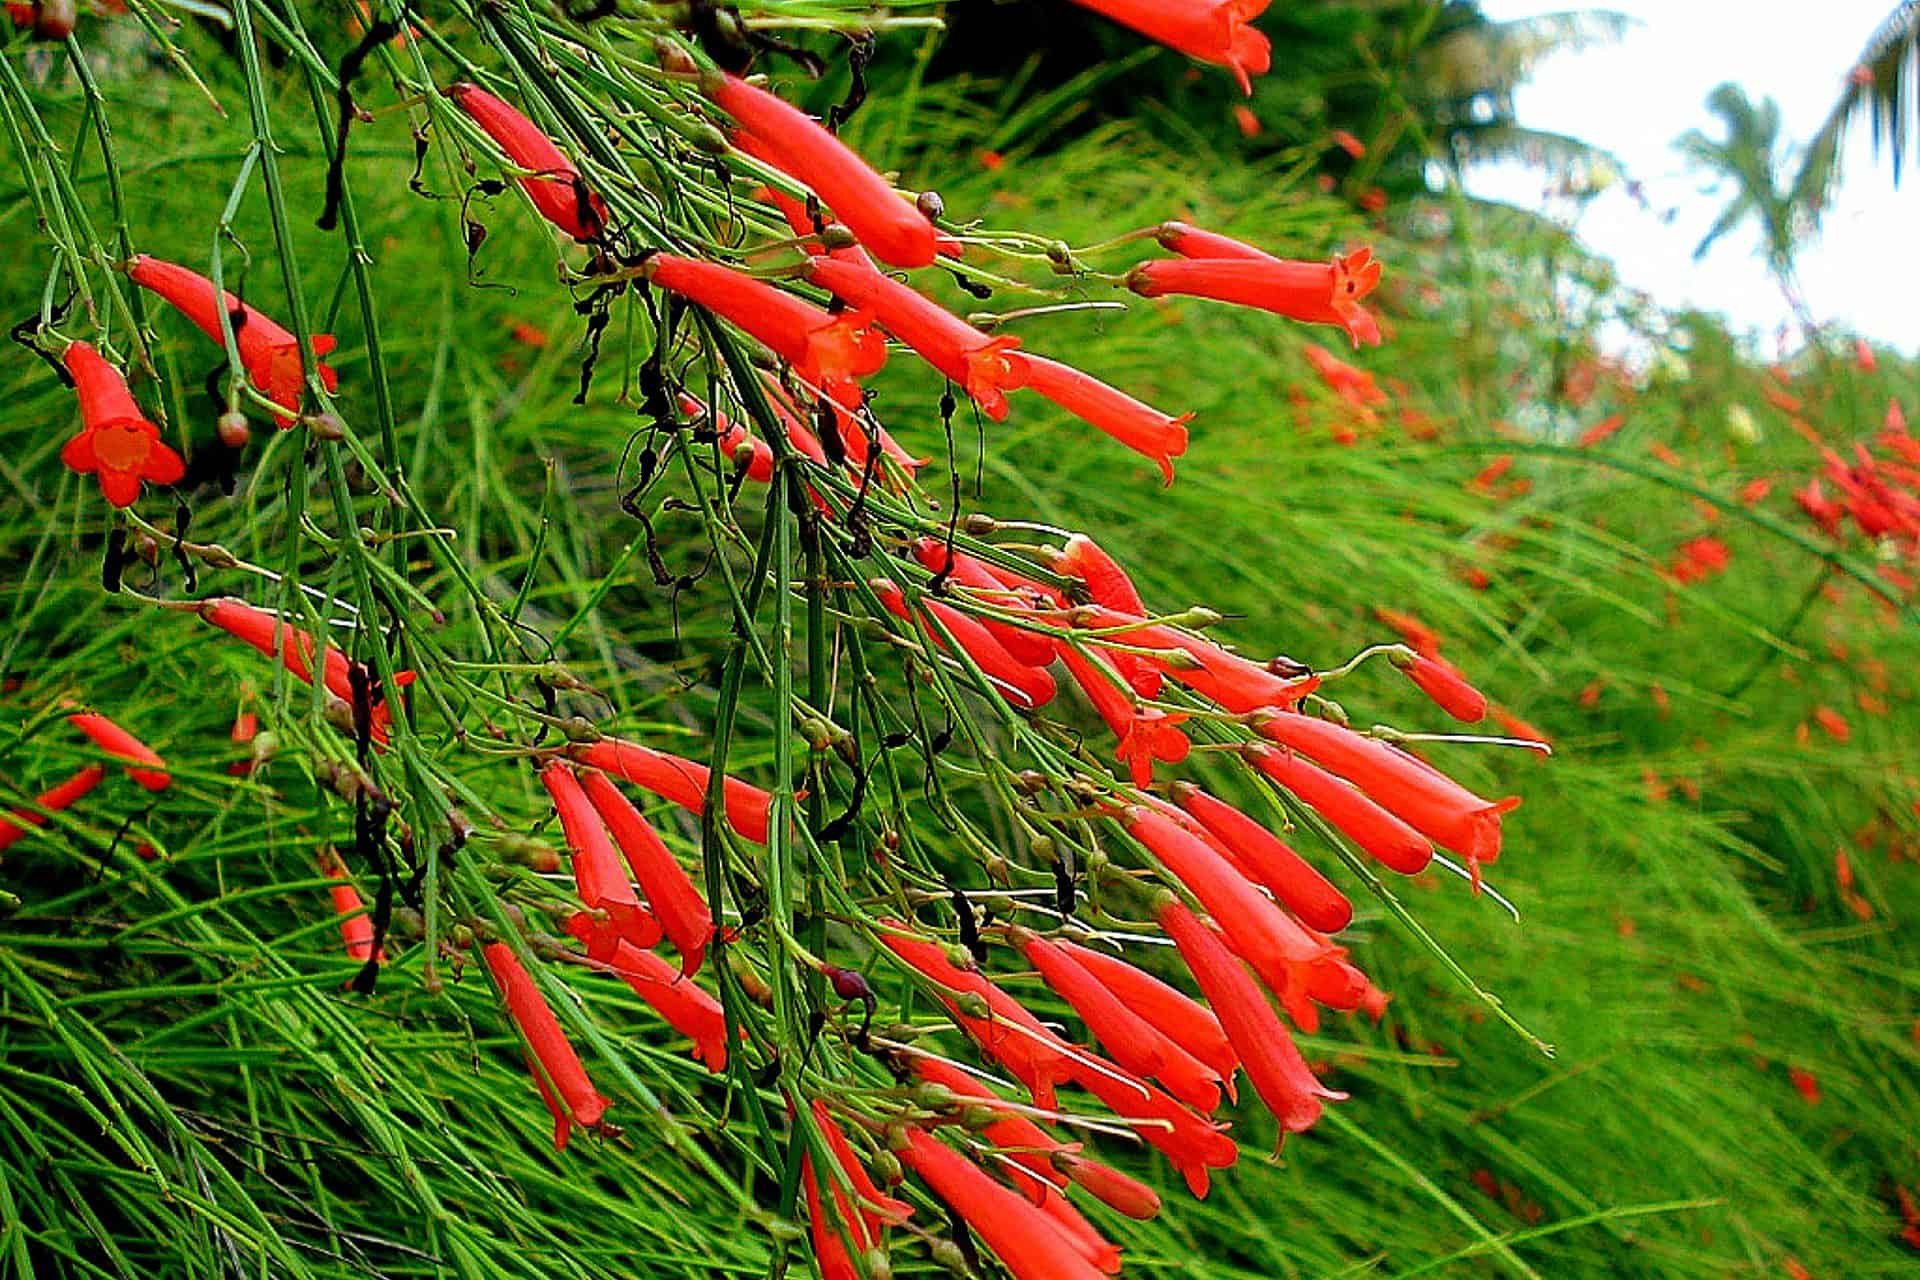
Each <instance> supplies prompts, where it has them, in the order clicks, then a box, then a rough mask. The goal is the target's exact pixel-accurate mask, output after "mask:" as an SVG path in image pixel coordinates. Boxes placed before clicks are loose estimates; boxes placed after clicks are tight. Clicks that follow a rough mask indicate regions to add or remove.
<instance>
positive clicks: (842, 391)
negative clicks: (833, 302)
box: [644, 253, 887, 409]
mask: <svg viewBox="0 0 1920 1280" xmlns="http://www.w3.org/2000/svg"><path fill="white" fill-rule="evenodd" d="M644 270H645V274H646V277H647V279H649V280H651V281H652V282H653V283H654V284H656V285H658V286H659V287H660V288H662V289H666V290H669V291H671V292H673V293H677V294H679V295H681V296H682V297H684V298H688V299H690V300H692V301H694V302H697V303H699V304H700V305H701V306H703V307H705V308H707V310H709V311H712V312H713V313H714V314H716V315H719V316H724V317H725V318H726V319H727V320H729V321H731V322H732V323H734V324H735V325H738V326H739V327H740V328H741V329H742V330H744V331H745V332H747V333H750V334H752V335H753V336H754V337H755V338H758V339H759V340H760V341H761V342H763V343H765V344H766V345H767V346H768V347H770V348H771V349H772V350H773V353H774V354H775V355H777V356H779V357H780V358H781V359H782V360H785V361H786V362H787V363H788V364H790V365H792V366H793V367H794V368H795V369H796V370H797V371H798V372H799V374H800V376H801V377H802V378H804V379H806V380H807V381H808V382H810V383H812V384H813V385H814V386H816V387H818V388H820V389H821V390H822V391H824V392H826V394H827V395H829V396H831V397H832V398H833V399H835V400H837V401H839V402H840V403H841V404H844V405H846V406H847V407H848V408H850V409H852V408H858V407H859V405H860V402H861V399H862V396H861V391H860V382H859V380H860V379H861V378H864V377H866V376H868V375H869V374H872V373H876V372H878V371H879V369H880V366H881V365H883V364H885V363H886V362H887V342H886V339H885V338H883V337H881V336H880V334H879V333H878V332H877V331H875V330H874V328H873V327H872V318H871V317H869V316H867V315H865V314H864V313H861V312H842V313H841V314H839V315H833V314H830V313H829V312H827V311H825V310H822V309H821V308H819V307H816V306H814V305H813V304H812V303H811V302H808V301H806V300H805V299H803V298H796V297H795V296H794V295H792V294H790V293H787V292H785V291H784V290H781V289H776V288H774V287H773V286H772V285H770V284H768V283H766V282H765V281H763V280H756V279H754V278H753V277H752V276H749V275H743V274H741V273H740V272H738V271H734V270H732V269H731V268H729V267H723V266H720V265H718V264H717V263H712V262H700V261H698V260H696V259H693V258H682V257H678V256H676V255H674V254H670V253H656V254H654V255H653V256H652V257H651V258H648V259H647V261H646V264H645V268H644Z"/></svg>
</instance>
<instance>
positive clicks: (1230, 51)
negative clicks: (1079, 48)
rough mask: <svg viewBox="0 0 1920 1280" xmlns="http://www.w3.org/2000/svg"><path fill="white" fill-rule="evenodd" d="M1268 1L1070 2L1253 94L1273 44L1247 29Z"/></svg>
mask: <svg viewBox="0 0 1920 1280" xmlns="http://www.w3.org/2000/svg"><path fill="white" fill-rule="evenodd" d="M1268 2H1269V0H1074V3H1076V4H1079V5H1082V6H1084V7H1085V8H1088V9H1091V10H1093V11H1094V12H1095V13H1100V14H1105V15H1106V16H1107V17H1109V18H1112V19H1113V20H1114V21H1115V22H1118V23H1119V24H1121V25H1122V26H1126V27H1132V28H1133V29H1134V30H1135V31H1138V32H1139V33H1140V34H1141V35H1143V36H1146V37H1147V38H1148V39H1149V40H1157V41H1159V42H1160V43H1161V44H1164V45H1166V46H1167V47H1168V48H1171V49H1177V50H1179V51H1180V52H1181V53H1184V54H1186V55H1187V56H1188V57H1189V58H1193V59H1194V60H1196V61H1199V62H1206V63H1211V64H1213V65H1215V66H1220V67H1225V68H1227V70H1229V71H1231V72H1233V77H1234V79H1235V80H1238V81H1239V82H1240V91H1241V92H1242V93H1245V94H1247V95H1248V96H1249V97H1251V96H1252V94H1253V77H1254V76H1260V75H1265V74H1266V73H1267V72H1268V71H1269V70H1271V69H1272V67H1273V42H1272V41H1270V40H1268V39H1267V37H1266V36H1265V35H1263V34H1262V33H1261V32H1260V30H1259V29H1258V28H1257V27H1255V26H1253V25H1252V22H1253V19H1255V18H1257V17H1259V16H1260V15H1261V14H1262V13H1264V12H1266V9H1267V4H1268Z"/></svg>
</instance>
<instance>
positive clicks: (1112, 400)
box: [1021, 354, 1193, 484]
mask: <svg viewBox="0 0 1920 1280" xmlns="http://www.w3.org/2000/svg"><path fill="white" fill-rule="evenodd" d="M1021 358H1022V360H1023V361H1024V363H1025V364H1026V368H1027V381H1026V385H1027V386H1028V387H1030V388H1032V389H1033V390H1035V391H1037V392H1039V393H1040V394H1041V395H1043V396H1045V397H1046V398H1047V399H1049V400H1051V401H1053V403H1055V404H1057V405H1059V406H1060V407H1061V408H1062V409H1065V410H1066V411H1067V412H1068V413H1070V414H1072V415H1073V416H1074V417H1076V418H1079V419H1080V420H1081V421H1083V422H1085V423H1086V424H1087V425H1088V426H1091V427H1097V428H1099V429H1100V430H1101V431H1104V432H1106V433H1107V434H1108V435H1110V436H1112V437H1113V438H1114V439H1115V440H1118V441H1119V442H1120V443H1121V444H1123V445H1125V446H1127V448H1129V449H1132V450H1133V451H1134V452H1135V453H1139V454H1143V455H1145V456H1146V457H1148V458H1151V459H1153V460H1154V461H1155V462H1156V463H1158V464H1159V465H1160V474H1161V475H1162V476H1163V477H1165V479H1166V482H1167V483H1168V484H1172V483H1173V460H1174V459H1175V458H1177V457H1179V456H1180V455H1181V454H1183V453H1185V452H1186V451H1187V423H1188V422H1189V421H1190V420H1191V419H1192V418H1193V415H1192V414H1191V413H1183V414H1181V415H1180V416H1179V417H1177V418H1176V417H1173V416H1171V415H1170V414H1165V413H1162V412H1161V411H1160V410H1158V409H1156V408H1154V407H1153V406H1152V405H1150V404H1146V403H1144V402H1142V401H1139V400H1135V399H1134V398H1133V397H1132V396H1130V395H1128V394H1127V393H1126V392H1124V391H1122V390H1120V389H1119V388H1118V387H1110V386H1108V385H1107V384H1106V383H1104V382H1102V381H1100V379H1098V378H1096V377H1094V376H1092V375H1091V374H1086V373H1082V372H1080V370H1078V369H1075V368H1072V367H1070V366H1068V365H1064V364H1061V363H1059V362H1058V361H1056V360H1048V359H1046V358H1044V357H1042V356H1036V355H1031V354H1027V355H1023V356H1022V357H1021Z"/></svg>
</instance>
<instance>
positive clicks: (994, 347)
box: [803, 258, 1027, 422]
mask: <svg viewBox="0 0 1920 1280" xmlns="http://www.w3.org/2000/svg"><path fill="white" fill-rule="evenodd" d="M803 274H804V275H805V276H806V278H807V279H808V280H810V281H812V282H813V283H814V284H817V285H819V286H820V287H821V288H823V289H826V290H827V291H828V292H830V293H832V294H833V295H834V296H835V297H836V298H839V299H840V300H841V301H842V302H844V303H846V304H847V305H848V306H850V307H852V308H854V309H855V310H856V311H858V312H860V313H862V314H871V315H872V316H873V317H874V318H875V319H876V320H878V321H879V322H880V327H881V328H883V329H885V330H886V331H887V332H888V333H890V334H892V335H893V336H894V337H896V338H898V339H899V340H900V341H902V342H904V343H906V344H907V345H908V346H910V347H912V348H913V349H914V350H915V351H916V352H918V353H919V355H920V357H921V358H922V359H924V360H925V361H926V362H927V363H928V364H930V365H932V366H933V367H934V368H935V369H938V370H939V371H940V372H941V373H943V374H945V375H946V376H947V378H948V379H949V380H950V381H952V382H955V383H957V384H959V386H960V388H961V389H962V390H964V391H965V392H966V393H967V396H968V398H969V399H971V400H972V401H973V402H974V403H975V404H977V405H979V406H980V409H981V412H983V413H985V414H986V415H987V416H988V417H989V418H991V419H993V420H994V421H995V422H1001V421H1004V420H1005V418H1006V416H1007V392H1009V391H1011V390H1013V389H1015V388H1017V387H1023V386H1025V385H1026V384H1027V370H1026V358H1025V357H1024V356H1022V355H1019V354H1017V353H1016V350H1015V349H1016V348H1017V347H1019V345H1020V339H1018V338H1015V337H1011V336H1005V335H1003V336H1001V337H997V338H993V337H988V336H987V335H986V334H984V333H981V332H980V331H979V330H978V329H976V328H974V327H973V326H972V325H970V324H968V323H967V322H966V321H964V320H962V319H960V317H958V316H956V315H953V314H951V313H950V312H948V311H947V310H946V309H945V308H944V307H941V306H940V305H938V304H937V303H935V302H934V301H933V300H932V299H930V298H928V297H927V296H926V295H925V294H923V293H921V292H919V291H918V290H916V289H913V288H911V287H909V286H907V285H904V284H901V283H900V282H899V281H898V280H895V279H893V278H892V277H891V276H886V275H882V274H881V273H880V272H878V271H876V270H874V269H873V268H872V267H870V266H867V265H866V264H864V263H860V262H853V261H849V260H848V259H845V258H815V259H813V260H812V261H811V262H809V263H808V264H807V266H806V267H805V268H804V271H803Z"/></svg>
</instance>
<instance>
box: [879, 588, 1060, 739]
mask: <svg viewBox="0 0 1920 1280" xmlns="http://www.w3.org/2000/svg"><path fill="white" fill-rule="evenodd" d="M868 585H869V586H871V587H872V588H873V591H874V594H875V595H877V596H879V597H880V603H881V604H882V605H884V606H886V609H887V612H889V613H891V614H893V615H894V616H895V617H898V618H902V619H906V620H907V621H914V620H915V619H914V612H913V610H912V608H911V607H909V606H908V604H907V598H906V595H905V594H904V593H903V592H902V591H901V590H900V587H899V585H898V584H896V583H893V582H889V581H888V580H887V579H885V578H875V579H874V580H873V581H872V582H870V583H869V584H868ZM920 608H921V609H923V610H925V611H926V612H927V613H928V614H930V615H932V617H931V618H920V619H918V622H919V624H920V627H921V629H922V630H923V631H925V632H926V634H927V636H928V638H929V639H931V640H933V642H934V643H935V644H937V645H939V646H940V647H941V648H946V647H947V639H946V636H943V635H941V634H940V631H939V630H938V629H936V628H935V626H934V622H935V621H938V623H939V624H940V626H941V627H943V628H945V630H946V632H947V633H948V634H949V635H951V636H952V637H953V643H954V644H957V645H958V646H959V647H960V649H961V651H962V652H963V653H965V654H966V655H967V657H969V658H971V659H972V660H973V663H974V665H976V666H978V667H979V668H980V671H981V673H982V674H983V675H985V676H986V677H987V679H988V680H990V681H992V682H993V686H994V687H995V688H996V689H998V690H1000V692H1001V693H1003V694H1004V695H1006V696H1007V697H1008V698H1009V699H1010V700H1011V701H1012V702H1013V703H1014V704H1015V705H1016V706H1020V707H1025V708H1033V707H1041V706H1045V705H1046V704H1047V703H1049V702H1051V701H1053V697H1054V694H1055V693H1056V692H1057V689H1056V687H1055V685H1054V683H1053V677H1052V676H1051V675H1049V674H1048V673H1047V671H1046V670H1045V669H1044V668H1042V667H1030V666H1028V665H1027V664H1026V663H1024V662H1021V661H1020V660H1019V659H1017V658H1015V657H1014V656H1013V655H1012V654H1010V653H1008V652H1007V651H1006V648H1005V647H1004V646H1002V645H1001V643H1000V642H999V641H998V640H996V639H994V638H993V633H992V632H990V631H988V630H987V629H986V627H984V626H983V625H981V622H980V620H979V619H978V618H975V617H971V616H970V615H968V614H964V613H962V612H960V611H959V610H958V609H956V608H954V607H953V606H952V605H950V604H942V603H941V602H940V601H938V600H936V599H934V598H933V597H932V596H929V595H922V596H921V597H920Z"/></svg>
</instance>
